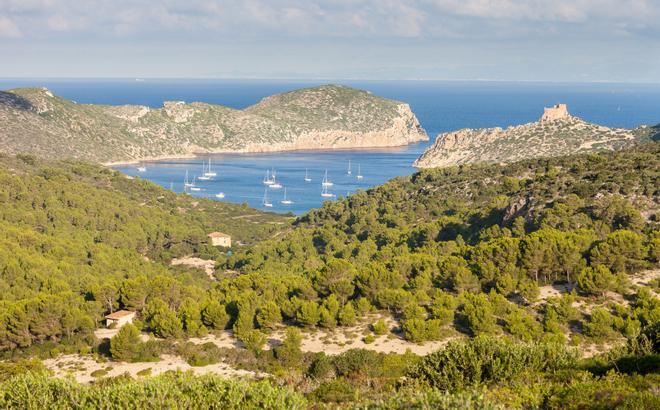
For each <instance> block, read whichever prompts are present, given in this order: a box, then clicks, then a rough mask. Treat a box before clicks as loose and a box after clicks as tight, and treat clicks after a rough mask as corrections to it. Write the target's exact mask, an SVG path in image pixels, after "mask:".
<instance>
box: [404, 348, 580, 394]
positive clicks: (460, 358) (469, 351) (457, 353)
mask: <svg viewBox="0 0 660 410" xmlns="http://www.w3.org/2000/svg"><path fill="white" fill-rule="evenodd" d="M576 358H577V353H576V352H574V351H569V350H567V349H566V348H565V347H563V346H560V345H552V344H543V343H540V344H517V343H512V342H510V341H507V340H505V339H502V338H492V337H483V336H482V337H477V338H475V339H472V340H468V341H451V342H449V343H448V344H447V346H446V347H445V348H444V349H442V350H440V351H438V352H435V353H432V354H430V355H428V356H426V357H424V358H423V359H422V360H421V361H420V362H419V363H418V364H417V365H416V366H414V367H413V368H412V369H411V370H410V371H409V373H408V377H409V378H410V379H412V380H417V381H420V382H422V383H424V384H427V385H429V386H430V387H434V388H438V389H441V390H449V391H455V390H460V389H464V388H467V387H469V386H475V385H479V384H482V383H490V382H498V381H501V380H512V379H515V378H517V377H519V376H522V375H527V376H529V375H530V373H531V372H539V371H549V370H555V369H560V368H565V367H570V366H574V365H575V364H576Z"/></svg>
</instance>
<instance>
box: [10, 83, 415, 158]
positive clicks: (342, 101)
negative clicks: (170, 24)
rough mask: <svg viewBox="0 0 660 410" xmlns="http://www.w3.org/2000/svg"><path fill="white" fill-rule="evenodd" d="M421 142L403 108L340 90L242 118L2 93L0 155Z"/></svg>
mask: <svg viewBox="0 0 660 410" xmlns="http://www.w3.org/2000/svg"><path fill="white" fill-rule="evenodd" d="M423 140H428V136H427V135H426V132H425V131H424V130H423V129H422V127H421V126H420V124H419V122H418V120H417V118H416V117H415V115H414V114H413V113H412V111H411V110H410V107H409V106H408V105H407V104H405V103H402V102H398V101H393V100H388V99H385V98H381V97H377V96H374V95H372V94H371V93H369V92H366V91H362V90H357V89H353V88H349V87H344V86H339V85H324V86H320V87H314V88H306V89H301V90H295V91H291V92H287V93H282V94H277V95H273V96H270V97H266V98H264V99H263V100H262V101H260V102H259V103H257V104H255V105H253V106H251V107H248V108H246V109H243V110H236V109H232V108H228V107H224V106H220V105H213V104H206V103H201V102H193V103H186V102H183V101H167V102H165V103H164V104H163V107H162V108H157V109H154V108H150V107H146V106H139V105H123V106H109V105H95V104H77V103H76V102H74V101H71V100H67V99H65V98H61V97H58V96H56V95H54V94H53V93H52V92H50V91H49V90H47V89H45V88H25V89H15V90H10V91H7V92H0V150H1V151H4V152H6V153H9V154H17V153H31V154H36V155H38V156H39V157H42V158H49V159H65V158H73V159H81V160H87V161H93V162H100V163H112V162H130V161H139V160H146V159H158V158H164V157H188V156H192V155H194V154H197V153H217V152H266V151H285V150H300V149H335V148H366V147H389V146H400V145H406V144H409V143H413V142H417V141H423Z"/></svg>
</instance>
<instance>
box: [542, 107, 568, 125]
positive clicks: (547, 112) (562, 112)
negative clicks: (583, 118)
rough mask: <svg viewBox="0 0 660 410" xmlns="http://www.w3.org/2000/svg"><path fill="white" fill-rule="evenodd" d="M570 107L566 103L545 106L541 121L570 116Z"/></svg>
mask: <svg viewBox="0 0 660 410" xmlns="http://www.w3.org/2000/svg"><path fill="white" fill-rule="evenodd" d="M569 116H570V115H569V114H568V107H567V106H566V104H556V105H555V106H554V107H544V108H543V116H542V117H541V121H555V120H561V119H565V118H568V117H569Z"/></svg>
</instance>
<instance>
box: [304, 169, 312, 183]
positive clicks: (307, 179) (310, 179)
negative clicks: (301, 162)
mask: <svg viewBox="0 0 660 410" xmlns="http://www.w3.org/2000/svg"><path fill="white" fill-rule="evenodd" d="M305 182H312V178H310V177H309V174H308V173H307V168H305Z"/></svg>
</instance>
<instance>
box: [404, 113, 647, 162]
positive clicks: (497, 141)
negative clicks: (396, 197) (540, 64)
mask: <svg viewBox="0 0 660 410" xmlns="http://www.w3.org/2000/svg"><path fill="white" fill-rule="evenodd" d="M654 135H655V136H657V135H660V129H659V128H658V126H655V127H647V126H643V127H639V128H636V129H632V130H631V129H624V128H608V127H604V126H601V125H597V124H591V123H588V122H586V121H584V120H582V119H580V118H578V117H574V116H572V115H570V113H569V112H568V108H567V107H566V105H565V104H558V105H556V106H554V107H551V108H545V110H544V113H543V116H542V117H541V119H540V120H539V121H537V122H532V123H528V124H523V125H518V126H511V127H508V128H506V129H503V128H500V127H496V128H482V129H469V128H466V129H461V130H458V131H452V132H447V133H443V134H440V135H438V137H437V139H436V141H435V143H434V144H433V145H432V146H431V147H429V148H428V149H427V150H426V151H425V152H424V153H423V154H422V155H421V156H420V157H419V158H418V159H417V160H416V161H415V163H414V164H413V165H414V166H415V167H418V168H433V167H448V166H454V165H461V164H472V163H478V162H483V163H511V162H515V161H519V160H523V159H528V158H540V157H556V156H562V155H570V154H578V153H587V152H602V151H615V150H619V149H621V148H624V147H628V146H631V145H634V144H637V143H639V142H640V141H648V140H649V139H651V138H653V137H654Z"/></svg>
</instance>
